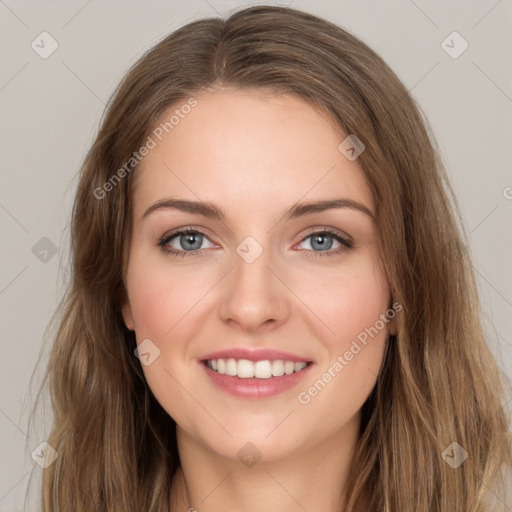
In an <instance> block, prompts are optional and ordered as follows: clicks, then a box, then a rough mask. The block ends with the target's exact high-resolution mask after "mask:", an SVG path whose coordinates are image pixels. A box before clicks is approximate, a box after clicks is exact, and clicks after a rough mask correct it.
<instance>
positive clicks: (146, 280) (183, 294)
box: [128, 251, 208, 340]
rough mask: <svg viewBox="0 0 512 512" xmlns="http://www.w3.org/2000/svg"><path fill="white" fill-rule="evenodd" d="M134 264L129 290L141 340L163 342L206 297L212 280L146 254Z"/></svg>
mask: <svg viewBox="0 0 512 512" xmlns="http://www.w3.org/2000/svg"><path fill="white" fill-rule="evenodd" d="M130 265H131V268H129V271H128V287H129V290H128V291H129V295H130V305H131V309H132V314H133V316H134V319H135V328H136V332H137V337H138V338H140V339H142V337H144V338H154V339H155V340H161V339H162V338H163V337H164V336H165V335H166V334H167V333H168V332H169V331H170V330H171V329H172V328H173V327H174V326H175V325H176V324H177V323H178V322H179V321H180V319H181V318H183V317H184V316H185V315H186V314H187V312H188V311H189V310H190V309H191V308H192V307H193V306H194V304H195V303H196V302H197V301H198V300H199V299H200V298H201V296H203V295H204V294H205V291H206V289H207V288H206V286H207V282H208V280H207V279H206V278H205V279H203V278H200V277H198V275H197V271H196V272H195V273H194V275H190V276H188V275H187V271H186V270H185V271H184V270H183V269H180V268H173V267H172V265H170V264H169V263H168V262H166V261H165V258H164V257H158V258H157V259H155V257H154V255H153V256H152V259H151V257H149V256H147V255H146V256H145V255H144V253H143V252H142V251H141V253H140V254H134V256H133V258H132V260H131V262H130Z"/></svg>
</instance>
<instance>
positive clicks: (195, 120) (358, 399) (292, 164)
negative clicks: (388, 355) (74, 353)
mask: <svg viewBox="0 0 512 512" xmlns="http://www.w3.org/2000/svg"><path fill="white" fill-rule="evenodd" d="M196 99H197V105H196V106H195V107H194V108H191V109H186V110H187V111H188V112H189V113H188V114H187V115H186V116H183V117H182V118H180V120H179V123H177V124H176V125H174V127H173V129H172V130H169V133H168V134H166V135H165V133H164V135H165V136H161V139H162V140H161V141H160V140H159V138H158V137H153V139H154V141H155V142H156V145H155V147H154V148H152V149H151V151H150V152H149V154H148V155H147V156H146V157H145V158H144V160H143V162H142V167H141V168H139V169H137V171H136V172H137V175H136V176H134V177H136V182H135V184H136V186H135V188H134V198H133V204H134V208H133V215H134V217H133V236H132V241H131V246H130V251H129V261H128V265H127V268H126V269H125V283H126V291H127V298H128V300H127V301H126V303H125V304H124V306H123V316H124V320H125V323H126V326H127V327H128V328H129V329H133V330H135V333H136V338H137V343H138V344H139V345H140V344H141V343H144V345H143V346H142V348H140V352H141V353H144V354H146V355H145V356H144V358H145V361H144V364H143V365H142V367H143V370H144V374H145V377H146V379H147V382H148V385H149V386H150V388H151V390H152V392H153V394H154V395H155V397H156V399H157V400H158V401H159V402H160V404H161V405H162V407H163V408H164V409H165V410H166V411H167V412H168V413H169V415H170V416H172V417H173V418H174V420H175V421H176V423H177V425H178V430H179V432H182V433H183V435H186V436H187V438H188V439H190V440H193V441H194V442H196V443H198V444H199V445H201V446H203V447H205V448H207V449H208V450H209V451H211V452H214V453H217V454H219V455H223V456H225V457H228V458H231V459H235V458H237V456H239V455H240V452H239V450H240V449H241V448H242V447H244V446H245V445H246V443H248V442H251V443H253V444H254V445H255V446H256V447H257V448H258V450H259V451H260V452H261V454H262V456H263V457H265V458H266V459H267V460H270V459H278V458H283V457H286V456H291V455H292V454H293V453H294V452H295V451H296V450H302V451H304V450H308V449H313V447H314V446H319V443H324V445H325V446H332V447H333V449H334V446H335V445H336V443H339V442H342V440H343V438H347V437H350V436H351V435H352V436H353V435H354V432H356V431H357V428H358V424H359V419H360V409H361V406H362V405H363V403H364V401H365V400H366V398H367V397H368V395H369V394H370V392H371V390H372V388H373V387H374V385H375V382H376V378H377V375H378V373H379V371H380V367H381V363H382V360H383V354H384V348H385V342H386V338H387V335H388V333H390V332H393V329H394V320H390V318H392V316H394V312H393V315H390V314H389V311H390V296H389V288H388V284H387V282H386V279H385V275H384V273H383V270H382V265H381V262H380V258H379V253H378V248H377V233H376V231H375V228H374V224H373V221H372V215H373V212H374V211H375V205H374V203H373V197H372V194H371V192H370V190H369V188H368V186H367V184H366V182H365V179H364V176H363V172H362V170H361V168H360V167H359V164H358V162H357V159H356V160H349V159H348V158H347V157H346V156H345V154H344V153H342V152H341V151H340V150H339V149H338V146H339V145H340V143H341V142H342V141H343V140H344V139H345V138H346V136H347V134H344V133H343V132H342V131H341V130H340V129H339V128H337V127H335V126H334V125H333V124H332V123H331V122H330V120H329V118H328V117H327V116H326V114H324V113H321V112H319V111H317V110H315V109H314V108H312V107H311V106H309V105H308V104H306V103H305V102H303V101H302V100H301V99H298V98H295V97H294V96H288V95H279V96H276V95H264V94H263V93H262V92H261V91H249V90H245V91H237V92H234V91H227V90H223V91H216V92H208V93H205V94H204V95H202V96H197V97H196ZM176 108H179V105H178V106H174V107H173V108H172V109H170V111H169V112H168V113H166V116H164V118H165V120H168V119H169V116H170V115H172V112H173V111H174V110H175V109H176ZM328 200H333V201H334V200H336V201H338V200H339V201H338V202H337V203H331V204H330V206H331V207H330V208H321V207H318V206H317V207H316V208H314V207H311V208H302V209H297V207H298V205H299V204H301V205H302V204H306V203H307V204H312V203H320V204H322V202H325V201H328ZM172 201H181V203H177V202H174V203H173V202H172ZM166 202H167V203H166ZM196 202H197V203H200V204H199V206H201V204H203V206H204V204H205V203H208V204H209V205H211V206H213V209H214V210H215V212H217V213H218V215H211V210H212V208H210V209H207V208H204V207H198V206H197V205H196V206H194V205H193V203H196ZM324 206H325V203H324ZM294 207H295V210H292V213H289V212H290V210H291V209H292V208H294ZM287 212H288V213H287ZM183 230H188V231H189V232H188V233H187V232H186V233H182V231H183ZM221 360H222V361H221ZM205 361H207V362H205ZM281 361H282V362H281ZM295 363H297V364H295ZM303 363H307V365H306V366H304V364H303ZM210 367H213V368H210ZM215 369H216V370H217V371H215ZM222 371H226V372H227V374H222V373H221V372H222ZM253 372H254V373H255V375H254V376H253V377H250V376H251V375H252V374H253ZM283 372H284V374H283ZM290 372H293V373H290ZM271 375H272V376H271ZM285 418H286V419H285ZM243 449H246V448H243ZM242 453H243V452H242ZM237 454H238V455H237Z"/></svg>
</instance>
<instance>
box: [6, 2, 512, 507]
mask: <svg viewBox="0 0 512 512" xmlns="http://www.w3.org/2000/svg"><path fill="white" fill-rule="evenodd" d="M256 3H259V2H241V1H232V2H219V1H214V0H209V1H206V0H194V1H189V2H186V3H185V2H178V1H150V2H142V1H129V2H128V1H126V2H119V1H112V2H108V3H107V2H99V1H98V0H89V1H84V2H63V1H61V2H56V1H47V2H44V3H43V2H36V1H30V2H29V1H26V2H22V1H12V0H11V1H7V0H5V1H4V0H0V48H1V50H0V51H1V60H0V62H1V68H0V108H1V117H0V118H1V130H2V131H1V138H0V140H1V155H2V162H1V166H2V173H1V187H0V226H1V230H2V249H1V261H0V309H1V311H2V316H1V322H2V325H1V328H2V332H3V335H2V337H3V339H2V345H1V346H2V355H3V357H2V358H1V359H0V375H1V378H2V381H1V382H2V386H1V387H0V434H1V444H0V511H14V510H21V509H22V504H23V498H24V496H25V494H26V492H27V484H28V480H29V473H30V471H31V469H32V468H33V467H35V462H34V461H33V460H32V458H31V452H32V451H33V450H34V449H35V448H36V447H37V446H38V445H39V444H40V443H41V442H43V441H44V440H45V435H47V433H48V432H49V423H50V421H51V413H50V412H49V409H48V407H46V408H43V410H42V411H41V413H40V414H41V416H40V419H39V420H37V423H36V424H35V426H34V430H38V432H32V430H30V431H29V429H28V424H27V420H28V415H29V413H30V410H31V407H32V404H33V401H34V398H35V394H36V392H37V390H38V389H39V381H38V379H40V376H41V375H42V371H43V369H44V363H45V358H46V357H47V353H48V350H49V343H50V342H51V339H47V338H45V329H46V327H47V325H48V322H49V320H50V317H51V315H52V313H53V312H54V310H55V308H56V306H57V304H58V300H59V299H60V298H61V296H62V293H63V291H64V285H65V282H66V278H67V275H68V270H67V269H68V263H67V258H68V242H69V238H68V234H67V231H66V228H67V226H68V224H69V220H70V209H71V205H72V200H73V195H74V191H75V187H76V174H77V171H78V168H79V165H80V163H81V161H82V159H83V157H84V156H85V153H86V151H87V149H88V147H89V146H90V144H91V143H92V141H93V137H94V134H95V132H96V130H97V128H98V125H99V119H100V116H101V114H102V112H103V109H104V105H105V103H106V101H107V99H108V98H109V96H110V94H111V92H112V91H113V89H114V87H115V85H116V84H117V83H118V82H119V80H120V79H121V78H122V76H123V75H124V73H125V72H126V71H127V69H128V67H129V66H130V65H131V64H133V63H134V62H135V61H136V59H137V58H138V57H139V56H140V55H141V54H142V53H143V52H144V51H145V50H147V49H148V48H150V47H151V46H153V45H154V44H155V43H157V42H158V41H159V40H160V39H162V38H163V37H164V36H165V35H167V34H168V33H169V32H171V31H173V30H174V29H176V28H178V27H179V26H181V25H183V24H185V23H186V22H189V21H192V20H194V19H197V18H200V17H204V16H212V15H216V14H217V13H219V14H222V15H225V14H227V13H228V12H229V11H230V10H231V9H235V8H238V7H240V6H248V5H254V4H256ZM266 3H271V4H274V5H287V4H289V5H291V6H292V7H295V8H298V9H303V10H305V11H309V12H311V13H313V14H317V15H319V16H322V17H324V18H326V19H328V20H330V21H332V22H334V23H336V24H338V25H340V26H342V27H344V28H346V29H348V30H349V31H351V32H353V33H354V34H355V35H357V36H359V37H360V38H361V39H362V40H363V41H365V42H366V43H367V44H369V45H370V46H371V47H372V48H373V49H375V50H376V51H377V53H379V54H380V55H381V56H382V57H383V58H384V59H385V60H386V61H387V62H388V64H389V65H390V66H391V68H392V69H393V70H394V71H395V72H396V73H397V74H398V76H399V77H400V78H401V80H402V81H403V82H404V83H405V85H406V86H407V88H408V89H409V90H410V91H411V93H412V94H413V96H414V97H415V98H416V99H417V100H418V102H419V103H420V105H421V107H422V109H423V111H424V113H425V114H426V116H427V117H428V119H429V121H430V123H431V126H432V128H433V131H434V133H435V135H436V138H437V140H438V142H439V145H440V147H441V151H442V157H443V159H444V162H445V164H446V167H447V169H448V172H449V175H450V178H451V182H452V184H453V186H454V189H455V192H456V194H457V197H458V200H459V203H460V207H461V210H462V213H463V216H464V227H465V229H466V230H467V233H468V235H469V240H468V242H469V250H470V251H471V253H472V255H473V257H474V268H475V270H476V275H477V279H478V285H479V290H480V294H481V300H482V305H483V309H484V317H485V322H486V327H487V329H488V332H489V343H490V345H491V348H492V350H493V352H494V353H495V355H496V357H497V359H498V361H499V364H500V365H501V367H502V368H503V370H504V371H506V372H507V374H508V375H509V376H510V375H512V338H511V335H510V330H511V326H512V322H511V318H512V272H511V265H510V262H511V254H512V230H511V225H512V224H511V220H512V188H508V187H512V173H511V171H510V169H511V160H512V154H511V151H510V146H511V143H512V142H511V141H512V123H511V119H512V84H511V82H512V65H511V64H512V63H511V62H510V58H509V52H510V48H512V31H510V30H509V27H510V26H512V25H511V22H512V2H511V1H510V0H500V1H496V0H482V1H464V2H463V1H461V0H460V1H455V0H449V1H447V0H445V1H435V2H434V1H431V2H427V1H422V0H414V1H412V0H390V1H386V2H376V1H375V2H371V1H368V0H366V1H361V0H357V1H356V0H353V1H339V0H338V1H334V0H325V1H311V0H307V1H300V0H295V1H292V2H291V3H290V2H289V0H287V2H266ZM43 31H47V32H48V33H49V34H51V36H52V37H53V38H54V39H55V40H56V41H57V43H58V48H57V50H56V51H55V52H54V53H53V54H52V55H50V56H49V57H48V58H47V59H43V58H41V57H40V55H39V54H38V53H36V51H34V50H33V49H32V47H31V44H32V42H33V41H34V40H35V41H36V43H37V42H38V41H40V37H38V36H39V35H40V34H41V32H43ZM453 31H457V32H459V33H460V35H461V36H462V37H463V38H464V39H465V40H466V41H467V42H468V44H469V47H468V49H467V50H466V51H465V52H464V53H462V54H461V55H460V56H459V57H458V58H452V57H450V56H449V55H448V54H447V53H446V52H445V51H444V49H443V47H442V46H441V44H442V42H443V40H445V38H446V37H447V36H448V35H449V34H451V33H452V32H453ZM448 41H450V40H448ZM47 42H48V40H47ZM448 44H450V45H452V46H454V49H453V50H452V51H456V50H457V49H459V48H461V46H460V44H459V42H457V41H455V42H454V43H450V42H448ZM45 47H46V48H48V45H47V44H46V45H45ZM507 57H508V58H507ZM44 237H46V238H44ZM41 239H43V240H41ZM53 247H54V248H55V250H56V253H55V254H52V248H53ZM45 250H46V251H49V252H46V253H45V252H44V251H45ZM39 357H41V358H42V360H41V363H40V365H39V366H37V367H36V362H37V361H38V359H39ZM34 369H35V373H34V376H33V379H32V380H31V375H32V372H33V371H34ZM511 403H512V402H509V404H508V405H507V409H509V406H510V404H511ZM41 471H42V469H40V468H39V466H37V467H36V471H34V478H38V477H40V473H41ZM30 487H31V491H32V494H34V492H35V497H34V498H33V501H32V502H33V503H37V501H38V497H37V483H31V486H30ZM33 487H34V488H33ZM34 508H35V506H34ZM34 508H32V509H34ZM510 510H512V507H511V508H510Z"/></svg>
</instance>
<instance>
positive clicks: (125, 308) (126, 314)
mask: <svg viewBox="0 0 512 512" xmlns="http://www.w3.org/2000/svg"><path fill="white" fill-rule="evenodd" d="M121 312H122V313H123V319H124V323H125V325H126V327H127V328H128V329H130V331H133V330H135V324H134V322H133V315H132V308H131V306H130V303H129V302H128V301H126V302H125V303H124V304H123V305H122V306H121Z"/></svg>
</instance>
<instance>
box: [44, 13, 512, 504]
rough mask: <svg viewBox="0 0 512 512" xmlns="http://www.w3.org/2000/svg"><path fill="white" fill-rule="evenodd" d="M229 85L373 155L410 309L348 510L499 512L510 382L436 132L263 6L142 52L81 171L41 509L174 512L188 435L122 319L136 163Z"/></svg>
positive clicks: (368, 57) (370, 69) (311, 20)
mask: <svg viewBox="0 0 512 512" xmlns="http://www.w3.org/2000/svg"><path fill="white" fill-rule="evenodd" d="M217 86H222V87H233V88H242V89H254V88H258V89H266V90H269V91H272V92H274V93H276V94H280V93H287V94H294V95H297V96H298V97H300V98H302V99H303V100H305V101H307V102H308V103H309V104H311V105H314V106H316V108H320V109H322V110H323V111H325V112H327V113H328V115H329V116H331V118H332V120H333V121H334V122H335V123H336V124H337V125H338V126H340V127H341V128H342V129H343V130H344V132H345V133H347V134H353V135H355V136H357V138H358V139H360V140H361V141H362V142H363V143H364V145H365V151H364V152H363V153H362V154H361V155H360V156H359V160H358V161H359V163H360V165H361V168H362V170H363V172H364V175H365V177H366V180H367V182H368V184H369V186H370V187H371V190H372V192H373V195H374V198H375V204H376V222H377V231H378V234H379V244H380V250H381V254H382V258H383V264H384V266H385V269H386V274H387V277H388V280H389V283H390V287H391V293H392V297H393V299H394V300H395V301H397V302H399V303H400V304H401V305H402V307H403V311H402V313H401V314H400V315H399V316H398V324H397V334H396V336H395V337H392V338H390V340H389V342H388V346H387V351H386V354H385V360H384V364H383V366H382V371H381V373H380V375H379V377H378V381H377V384H376V386H375V388H374V390H373V391H372V393H371V395H370V397H369V398H368V400H367V401H366V403H365V404H364V406H363V413H364V414H363V422H362V424H361V435H360V439H359V441H358V444H357V446H356V452H355V456H354V458H353V461H352V470H351V471H350V479H349V481H348V482H347V489H348V503H347V507H346V512H353V511H356V510H372V511H374V512H377V511H382V512H384V511H386V512H397V511H401V512H405V511H414V512H427V511H428V512H453V511H457V512H459V511H474V512H481V511H484V510H498V508H496V509H494V508H491V504H490V502H491V498H492V496H491V494H492V493H491V492H490V491H489V489H492V490H493V492H497V491H496V489H498V488H499V484H500V475H501V474H502V470H503V469H504V468H510V467H512V454H511V447H510V440H509V439H510V434H509V432H508V418H507V415H506V414H505V408H504V405H503V404H504V400H505V387H504V384H505V376H504V375H503V373H502V372H500V370H499V368H498V366H497V364H496V362H495V360H494V359H493V356H492V354H491V352H490V350H489V349H488V346H487V345H486V341H485V338H484V335H483V328H482V325H481V321H480V305H479V301H478V297H477V293H476V289H475V282H474V274H473V270H472V267H471V261H470V256H469V254H468V251H467V250H466V249H465V245H464V235H463V230H462V229H461V228H460V227H459V222H460V213H459V209H458V207H457V203H456V200H455V198H454V196H453V192H452V190H451V188H450V185H449V183H448V180H447V176H446V173H445V170H444V168H443V164H442V162H441V161H440V158H439V156H438V155H439V151H438V148H437V146H436V143H435V140H434V137H433V136H432V134H431V130H430V128H429V125H428V121H427V120H426V119H425V116H424V115H423V114H422V113H421V110H420V108H419V107H418V106H417V105H416V103H415V101H414V99H413V98H412V97H411V95H410V94H409V93H408V92H407V90H406V89H405V87H404V85H403V84H402V83H401V82H400V81H399V79H398V78H397V76H396V75H395V74H394V73H393V71H392V70H391V69H390V68H389V67H388V66H387V65H386V64H385V63H384V61H383V60H382V59H381V58H380V57H379V56H378V55H377V54H376V53H375V52H374V51H372V50H371V49H370V48H369V47H368V46H367V45H365V44H364V43H363V42H361V41H360V40H358V39H357V38H356V37H354V36H352V35H351V34H350V33H348V32H346V31H345V30H343V29H341V28H339V27H337V26H336V25H333V24H331V23H329V22H327V21H325V20H322V19H320V18H318V17H315V16H313V15H311V14H307V13H305V12H301V11H299V10H295V9H290V8H282V7H270V6H254V7H250V8H246V9H243V10H240V11H238V12H235V13H233V14H232V15H231V16H230V17H229V18H227V19H226V20H224V19H221V18H209V19H202V20H199V21H194V22H192V23H189V24H187V25H186V26H183V27H182V28H180V29H178V30H176V31H175V32H174V33H172V34H170V35H169V36H167V37H166V38H165V39H163V40H162V41H161V42H159V43H158V44H157V45H156V46H155V47H153V48H152V49H151V50H149V51H148V52H147V53H145V54H144V55H143V56H142V58H140V59H139V61H138V62H137V63H136V64H135V65H134V66H133V67H132V68H131V69H130V70H129V72H128V73H127V75H126V76H125V78H124V79H123V80H122V82H121V83H120V85H119V87H118V88H117V90H116V91H115V93H114V94H113V96H112V97H111V99H110V101H109V103H108V106H107V109H106V111H105V114H104V117H103V119H102V122H101V126H100V129H99V132H98V134H97V136H96V139H95V141H94V143H93V144H92V147H91V148H90V150H89V152H88V154H87V156H86V158H85V160H84V162H83V165H82V167H81V170H80V175H79V183H78V188H77V192H76V198H75V203H74V207H73V214H72V223H71V267H70V268H71V279H70V282H69V288H68V290H67V293H66V295H65V297H64V299H63V300H62V302H61V304H60V306H59V310H58V312H57V313H58V315H57V316H56V317H55V318H54V319H56V320H57V321H58V329H57V332H56V335H55V339H54V342H53V346H52V350H51V354H50V359H49V364H48V367H47V372H46V374H45V378H44V380H45V382H46V380H47V379H49V383H50V392H51V401H52V406H53V412H54V419H53V426H52V430H51V433H50V435H49V437H48V439H47V441H48V443H49V444H50V445H51V446H52V447H53V448H54V449H55V450H56V451H57V453H58V458H57V459H56V461H55V462H54V463H53V464H52V465H50V466H49V467H48V468H46V469H45V470H44V473H43V486H42V499H43V511H44V512H63V511H65V512H69V511H71V510H72V511H73V512H92V511H98V512H99V511H101V512H103V511H104V512H107V511H108V512H114V511H119V512H120V511H123V512H126V511H127V510H134V511H135V510H136V511H142V510H144V511H146V512H157V511H158V512H162V511H168V510H169V506H170V504H169V490H170V484H171V480H172V478H173V476H174V474H175V472H176V470H177V468H178V467H179V464H180V460H179V453H178V450H177V445H176V435H175V422H174V420H173V419H172V418H171V417H169V415H168V414H167V413H166V412H165V411H164V410H163V408H162V407H161V406H160V404H159V403H158V402H157V401H156V400H155V398H154V397H153V395H152V393H151V392H150V390H149V388H148V385H147V383H146V381H145V378H144V374H143V372H142V369H141V365H140V361H139V360H138V359H137V358H136V357H135V355H134V350H135V348H136V346H137V345H136V339H135V336H134V333H133V332H132V331H129V330H128V329H127V328H126V327H125V325H124V322H123V319H122V316H121V312H120V304H121V301H122V300H123V298H124V296H125V295H124V294H125V288H124V284H123V283H124V281H123V278H124V271H125V269H126V256H127V248H128V247H129V244H130V236H131V228H132V224H131V222H132V220H131V215H132V211H131V208H132V203H131V194H132V188H133V179H134V176H135V175H136V173H137V165H136V162H135V161H134V160H131V159H133V158H135V157H134V153H137V152H138V150H139V149H140V148H141V147H142V146H143V145H144V144H145V143H146V142H147V140H148V137H149V136H151V133H152V130H153V129H154V127H155V123H156V122H157V120H159V119H161V117H162V114H163V113H164V112H166V111H167V110H168V109H169V108H170V107H171V106H174V105H180V104H185V103H187V102H189V101H190V99H191V98H194V99H195V101H200V98H201V93H202V92H203V91H205V90H212V89H214V88H215V87H217ZM340 142H341V141H340ZM127 162H131V163H130V164H129V166H128V167H127ZM122 168H124V172H121V171H120V169H122ZM106 183H110V186H107V185H106ZM453 443H457V444H453ZM461 449H463V450H465V452H466V453H467V455H468V458H467V460H465V462H464V463H462V464H460V465H459V466H458V467H456V468H455V467H453V465H451V464H449V463H448V461H447V454H448V458H450V457H453V454H454V453H458V454H460V453H464V452H461V451H460V450H461ZM453 450H456V451H455V452H454V451H453ZM495 501H497V502H498V504H499V500H495ZM363 504H365V507H367V508H365V509H363ZM502 506H504V504H502Z"/></svg>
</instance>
